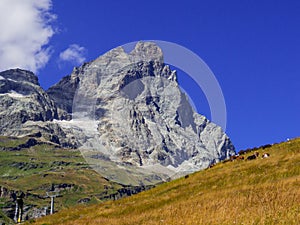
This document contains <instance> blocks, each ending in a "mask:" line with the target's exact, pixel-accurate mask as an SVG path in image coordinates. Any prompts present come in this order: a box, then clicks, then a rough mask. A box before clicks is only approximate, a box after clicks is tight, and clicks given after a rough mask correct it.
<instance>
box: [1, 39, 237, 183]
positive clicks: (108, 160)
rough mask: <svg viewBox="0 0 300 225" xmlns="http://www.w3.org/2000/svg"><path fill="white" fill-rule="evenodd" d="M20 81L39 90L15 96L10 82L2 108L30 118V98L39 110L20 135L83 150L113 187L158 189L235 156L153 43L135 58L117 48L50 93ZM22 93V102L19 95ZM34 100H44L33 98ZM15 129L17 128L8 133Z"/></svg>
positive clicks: (22, 124) (25, 122) (139, 46)
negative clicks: (33, 134)
mask: <svg viewBox="0 0 300 225" xmlns="http://www.w3.org/2000/svg"><path fill="white" fill-rule="evenodd" d="M23 72H24V71H23ZM24 73H25V72H24ZM27 73H29V72H27ZM0 75H1V74H0ZM199 76H200V75H199ZM17 77H18V76H17ZM0 78H1V79H0V85H2V84H3V83H5V82H6V83H7V82H8V80H7V76H3V75H1V76H0ZM11 79H13V78H11ZM13 80H14V81H12V82H21V83H20V86H23V85H24V87H25V86H29V87H34V88H33V89H32V90H31V91H29V92H26V93H25V92H21V91H20V90H19V88H16V89H12V90H13V91H14V92H12V91H11V90H8V89H9V88H7V84H6V83H5V85H4V86H5V87H6V90H5V91H2V92H1V93H2V94H1V96H0V97H1V98H0V100H1V104H2V106H1V107H4V106H3V102H7V101H8V100H7V99H13V100H11V101H13V102H18V103H17V104H16V103H14V104H13V105H12V106H11V107H12V109H13V110H18V111H20V110H21V108H23V109H24V110H25V111H26V112H27V110H28V109H29V108H30V107H29V106H28V105H26V104H25V103H24V99H26V98H29V100H26V101H27V102H31V103H30V104H33V105H37V106H35V110H33V111H29V110H28V112H30V113H29V115H30V116H27V117H26V120H24V118H23V117H22V115H20V116H18V117H15V118H14V119H13V120H16V121H17V122H15V123H16V124H17V125H18V126H19V127H18V129H19V128H21V129H19V130H22V129H26V131H27V133H28V132H31V131H32V132H33V130H34V131H35V132H36V131H37V130H39V129H40V130H43V134H45V135H46V134H47V132H48V134H49V133H50V134H51V135H52V136H53V135H55V137H56V142H57V143H59V144H61V145H64V146H72V147H78V148H80V150H81V152H82V155H83V156H84V157H85V159H86V161H87V162H88V163H89V164H90V165H91V166H93V168H94V169H95V170H96V171H98V172H99V173H101V174H102V175H103V176H105V177H107V178H108V179H110V180H114V181H116V182H119V183H122V184H131V185H147V184H155V183H158V182H162V181H165V180H168V179H173V178H177V177H180V176H183V175H186V174H189V173H191V172H194V171H198V170H201V169H204V168H206V167H207V166H208V165H209V164H210V163H213V162H217V161H219V160H223V159H225V158H227V157H229V156H230V155H233V154H235V150H234V146H233V145H232V143H231V141H230V139H229V138H228V137H227V136H226V134H225V133H224V132H223V131H222V129H221V128H220V127H219V126H217V125H215V124H213V123H211V122H210V121H208V120H207V119H206V118H205V117H204V116H202V115H199V114H197V113H196V112H195V111H194V110H193V108H192V107H191V105H190V103H189V100H188V98H187V97H186V95H185V94H184V93H183V92H182V91H181V90H180V88H179V85H178V83H177V79H176V71H172V70H171V69H170V68H169V66H168V65H165V64H164V61H163V53H162V51H161V49H160V48H159V47H158V46H157V45H156V44H154V43H150V42H139V43H138V44H137V45H136V46H135V48H134V49H133V50H132V51H131V52H130V53H127V52H125V51H124V49H123V48H122V47H118V48H115V49H113V50H111V51H109V52H107V53H106V54H104V55H102V56H100V57H99V58H97V59H96V60H94V61H92V62H89V63H85V64H84V65H82V66H81V67H78V68H75V69H74V70H73V72H72V74H71V75H69V76H66V77H64V78H63V79H62V80H61V81H60V82H59V83H57V84H56V85H54V86H53V87H51V88H49V90H48V91H47V92H44V91H43V90H42V89H41V88H40V87H39V85H38V81H37V79H35V78H34V75H33V74H31V75H30V76H28V79H27V81H25V80H26V79H25V80H24V81H23V80H22V81H16V80H17V79H13ZM2 86H3V85H2ZM2 86H1V87H2ZM1 90H2V89H1ZM3 90H4V89H3ZM16 93H18V94H19V95H20V96H18V97H17V96H12V94H14V95H17V94H16ZM35 93H39V96H43V98H42V100H39V101H38V100H37V99H35V98H34V97H32V96H35ZM21 95H22V96H21ZM40 98H41V97H40ZM3 99H5V100H3ZM5 104H6V105H8V103H5ZM28 104H29V103H28ZM15 105H17V106H15ZM5 107H6V108H7V109H8V106H5ZM5 107H4V108H3V110H4V111H5ZM33 112H34V113H33ZM39 113H40V114H41V115H40V114H39ZM4 114H5V113H4ZM36 114H38V115H40V116H39V117H38V116H35V115H36ZM5 115H6V114H5ZM20 120H22V121H21V122H20ZM0 124H3V120H1V119H0ZM2 127H3V125H2ZM15 128H16V127H14V125H12V124H11V125H10V126H9V128H8V129H6V130H16V129H15ZM1 129H3V128H1ZM1 133H3V132H2V131H1ZM20 133H23V134H24V132H20ZM25 133H26V132H25ZM11 134H16V135H17V133H14V132H11Z"/></svg>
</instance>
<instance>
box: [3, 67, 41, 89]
mask: <svg viewBox="0 0 300 225" xmlns="http://www.w3.org/2000/svg"><path fill="white" fill-rule="evenodd" d="M0 76H1V77H3V78H5V79H11V80H15V81H21V82H30V83H33V84H35V85H39V81H38V77H37V76H36V75H35V74H34V73H33V72H31V71H28V70H23V69H19V68H16V69H10V70H6V71H3V72H1V73H0Z"/></svg>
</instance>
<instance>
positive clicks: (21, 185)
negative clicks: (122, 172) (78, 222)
mask: <svg viewBox="0 0 300 225" xmlns="http://www.w3.org/2000/svg"><path fill="white" fill-rule="evenodd" d="M27 141H28V138H21V139H16V138H9V137H0V147H3V148H2V150H0V187H2V189H1V191H0V194H1V195H0V196H1V197H0V203H1V209H2V210H3V211H7V210H8V212H9V213H10V214H11V213H13V211H14V205H15V203H14V202H13V200H12V199H11V198H10V194H9V193H10V192H11V191H14V192H18V191H22V192H24V193H25V194H26V197H25V199H24V205H25V207H29V209H28V208H27V209H28V210H29V211H30V210H31V209H33V208H35V209H40V210H43V208H44V207H49V206H50V199H49V198H46V196H47V195H46V192H49V191H51V190H58V191H59V195H60V197H58V198H56V199H55V209H56V211H59V210H61V209H65V208H69V207H71V206H74V205H77V204H78V203H79V202H83V203H84V204H85V205H86V204H92V203H99V202H101V201H102V200H101V197H102V196H105V195H110V194H112V193H116V192H117V190H118V189H120V188H122V186H121V185H119V184H116V183H113V182H109V181H107V180H106V179H104V178H103V177H101V175H100V174H98V173H97V172H95V171H94V170H92V169H91V168H90V167H89V165H87V164H86V162H85V160H84V159H83V157H82V156H81V154H80V151H78V150H71V149H63V148H57V146H54V145H49V144H40V145H35V146H32V147H30V148H21V149H19V150H5V149H11V148H16V147H17V146H19V145H22V144H24V143H26V142H27ZM3 149H4V150H3ZM1 192H2V193H1ZM4 192H6V193H4ZM84 199H85V200H86V201H84ZM81 200H82V201H81ZM48 212H49V210H48ZM3 215H4V214H3ZM29 215H31V216H32V213H29ZM31 216H29V218H31ZM2 221H4V219H2Z"/></svg>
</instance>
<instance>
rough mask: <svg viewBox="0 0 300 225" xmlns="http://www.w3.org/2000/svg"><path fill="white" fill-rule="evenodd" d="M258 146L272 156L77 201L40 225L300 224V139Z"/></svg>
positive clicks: (260, 150) (233, 163)
mask: <svg viewBox="0 0 300 225" xmlns="http://www.w3.org/2000/svg"><path fill="white" fill-rule="evenodd" d="M257 151H258V152H259V153H260V154H262V153H263V152H268V153H270V155H271V157H270V158H266V159H261V158H259V159H256V160H252V161H233V162H227V163H219V164H217V165H216V166H215V167H213V168H211V169H207V170H204V171H200V172H197V173H195V174H191V175H190V176H189V177H188V178H186V179H185V178H181V179H178V180H174V181H172V182H169V183H164V184H161V185H159V186H157V187H156V188H153V189H151V190H149V191H145V192H143V193H140V194H137V195H134V196H131V197H128V198H124V199H121V200H118V201H109V202H104V203H101V204H96V205H92V206H88V207H84V206H76V207H73V208H72V209H71V210H63V211H61V212H59V213H57V214H54V215H52V216H47V217H44V218H41V219H38V220H37V221H36V223H35V224H49V225H50V224H72V225H74V224H90V225H93V224H111V225H114V224H118V225H119V224H193V225H194V224H300V139H295V140H291V141H289V142H285V143H280V144H276V145H274V146H272V147H271V148H268V149H262V148H261V149H258V150H257ZM249 154H253V153H249ZM249 154H248V155H249ZM246 157H247V155H246Z"/></svg>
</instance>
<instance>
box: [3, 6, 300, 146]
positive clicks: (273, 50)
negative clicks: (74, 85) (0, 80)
mask: <svg viewBox="0 0 300 225" xmlns="http://www.w3.org/2000/svg"><path fill="white" fill-rule="evenodd" d="M1 2H2V3H0V10H1V11H2V12H9V14H7V15H6V17H5V19H4V18H3V14H2V18H1V16H0V27H1V28H3V29H1V30H2V31H3V30H4V31H6V30H7V32H2V34H0V69H1V70H4V69H7V68H8V67H17V66H18V67H24V68H27V69H31V70H33V71H35V72H36V73H37V74H38V76H39V80H40V83H41V85H42V86H43V87H44V88H45V89H46V88H48V87H49V86H51V85H53V84H54V83H56V82H58V81H59V80H60V79H61V78H62V77H63V76H65V75H68V74H70V73H71V71H72V68H73V67H74V66H79V65H80V64H81V63H82V62H83V61H91V60H93V59H95V58H97V57H98V56H100V55H101V54H103V53H105V52H106V51H108V50H110V49H112V48H114V47H116V46H119V45H123V44H125V43H128V42H132V41H138V40H164V41H169V42H174V43H177V44H179V45H182V46H184V47H186V48H188V49H190V50H192V51H193V52H194V53H196V54H197V55H198V56H200V57H201V58H202V59H203V60H204V61H205V62H206V64H207V65H208V66H209V67H210V69H211V70H212V71H213V73H214V74H215V76H216V78H217V80H218V81H219V84H220V86H221V88H222V91H223V94H224V97H225V101H226V107H227V130H226V132H227V134H228V135H229V136H230V138H231V139H232V141H233V143H234V145H235V146H236V148H237V150H240V149H245V148H248V147H255V146H259V145H263V144H267V143H274V142H280V141H283V140H286V139H287V138H293V137H297V136H300V117H299V111H300V104H299V103H300V94H299V87H300V76H299V75H300V1H297V0H289V1H283V0H282V1H276V0H273V1H271V0H270V1H266V0H262V1H258V0H253V1H238V0H236V1H233V0H229V1H221V0H219V1H217V0H210V1H208V0H207V1H202V0H193V1H191V0H185V1H169V0H166V1H158V0H152V1H136V0H128V1H121V0H102V1H98V0H76V1H74V0H63V1H62V0H52V1H51V0H39V1H35V0H32V1H30V2H39V3H36V4H33V3H30V4H31V5H29V6H28V5H27V6H26V4H23V3H20V2H24V1H23V0H1ZM9 4H10V5H13V4H14V5H19V8H20V9H22V8H23V9H24V10H21V11H20V12H21V13H20V12H19V11H15V12H16V14H17V15H19V18H28V16H27V15H32V18H31V19H30V18H29V19H28V20H25V19H22V20H20V21H15V20H16V19H15V17H12V16H11V15H13V13H11V12H12V10H11V8H9V7H8V5H9ZM11 7H13V6H11ZM36 10H38V11H37V12H38V13H40V16H39V15H38V14H36V13H34V12H36ZM27 12H28V13H31V14H27ZM20 14H21V16H20ZM10 18H11V20H12V22H11V23H9V21H10ZM34 18H39V20H35V19H34ZM1 20H2V22H1ZM25 22H26V23H25ZM14 28H15V29H14ZM20 28H22V29H20ZM20 30H21V31H20ZM22 32H23V33H22ZM4 34H5V35H4ZM25 34H27V35H25ZM1 36H2V37H1ZM25 40H26V42H25ZM27 40H28V42H27ZM11 43H13V45H12V44H11ZM16 43H17V44H20V47H19V48H16ZM6 46H8V47H6ZM12 46H13V47H12ZM4 47H5V48H4ZM25 49H26V50H28V51H25ZM67 49H68V50H67ZM66 50H67V51H66ZM5 52H10V55H11V52H14V53H15V54H16V56H18V57H14V59H11V58H9V57H7V56H5ZM20 52H21V53H22V54H21V53H20ZM25 56H27V57H25ZM29 56H31V57H29ZM15 59H18V61H17V63H19V62H23V61H24V63H23V64H20V65H18V64H17V63H16V62H15V61H13V60H15ZM22 60H23V61H22ZM30 60H31V61H30ZM178 76H179V81H180V82H181V85H182V86H183V87H184V89H186V90H188V94H189V95H190V96H191V97H192V99H193V101H194V103H195V104H196V105H197V109H198V111H199V112H200V113H203V114H204V115H206V116H207V117H209V118H210V111H209V107H208V103H207V101H206V99H205V97H204V95H203V93H201V90H198V89H196V90H195V89H194V88H192V87H195V86H193V85H194V84H193V83H192V82H191V81H190V79H189V78H188V77H186V76H185V75H184V74H182V73H181V72H180V71H179V74H178Z"/></svg>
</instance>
